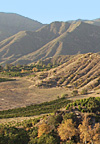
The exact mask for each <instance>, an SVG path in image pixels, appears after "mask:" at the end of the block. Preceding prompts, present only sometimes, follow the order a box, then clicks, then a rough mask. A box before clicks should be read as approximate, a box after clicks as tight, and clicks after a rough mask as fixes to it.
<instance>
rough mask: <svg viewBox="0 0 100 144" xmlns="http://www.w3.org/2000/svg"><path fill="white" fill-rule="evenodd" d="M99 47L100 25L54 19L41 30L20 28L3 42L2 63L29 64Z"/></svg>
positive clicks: (90, 50) (0, 46)
mask: <svg viewBox="0 0 100 144" xmlns="http://www.w3.org/2000/svg"><path fill="white" fill-rule="evenodd" d="M99 51H100V26H97V25H92V24H89V23H86V22H83V21H81V20H77V21H73V22H72V23H68V22H53V23H51V24H48V25H46V26H43V27H42V28H40V29H39V30H37V31H35V32H32V31H21V32H19V33H17V34H15V35H13V36H11V37H9V38H7V39H5V40H4V41H2V42H0V64H5V63H13V64H17V63H20V64H29V63H32V62H34V61H37V60H39V59H42V60H45V59H46V58H49V57H55V56H58V55H75V54H77V53H82V54H84V53H88V52H93V53H96V52H99Z"/></svg>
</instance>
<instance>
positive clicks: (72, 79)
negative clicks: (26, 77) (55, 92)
mask: <svg viewBox="0 0 100 144" xmlns="http://www.w3.org/2000/svg"><path fill="white" fill-rule="evenodd" d="M40 76H41V77H40ZM37 79H38V80H37ZM34 82H35V85H36V86H40V87H56V86H58V87H59V86H60V87H61V86H64V87H67V88H80V89H83V88H86V89H88V90H89V89H94V88H96V89H97V88H100V55H99V54H96V53H87V54H78V55H75V56H74V57H72V58H71V59H70V60H68V61H67V62H66V63H64V64H62V65H60V66H58V67H56V68H54V69H51V70H49V71H47V72H39V73H37V76H36V77H35V78H34Z"/></svg>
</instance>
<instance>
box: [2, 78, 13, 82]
mask: <svg viewBox="0 0 100 144" xmlns="http://www.w3.org/2000/svg"><path fill="white" fill-rule="evenodd" d="M15 80H16V79H8V78H0V82H6V81H15Z"/></svg>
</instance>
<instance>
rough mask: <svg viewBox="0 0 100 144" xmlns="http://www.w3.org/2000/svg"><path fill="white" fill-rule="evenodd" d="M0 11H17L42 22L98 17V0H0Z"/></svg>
mask: <svg viewBox="0 0 100 144" xmlns="http://www.w3.org/2000/svg"><path fill="white" fill-rule="evenodd" d="M0 12H11V13H17V14H20V15H23V16H26V17H29V18H31V19H34V20H37V21H39V22H42V23H51V22H53V21H67V20H75V19H79V18H80V19H96V18H100V0H0Z"/></svg>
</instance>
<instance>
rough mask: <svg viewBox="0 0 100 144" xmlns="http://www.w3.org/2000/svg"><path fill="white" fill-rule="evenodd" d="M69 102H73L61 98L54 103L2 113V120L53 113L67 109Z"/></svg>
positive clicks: (0, 114) (0, 112) (0, 113)
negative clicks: (63, 108)
mask: <svg viewBox="0 0 100 144" xmlns="http://www.w3.org/2000/svg"><path fill="white" fill-rule="evenodd" d="M69 102H71V101H70V100H67V99H66V98H60V99H57V100H54V101H50V102H44V103H41V104H35V105H31V106H27V107H23V108H17V109H11V110H5V111H0V118H12V117H28V116H35V115H40V114H44V113H52V112H54V111H55V110H58V109H60V108H62V107H65V106H66V105H67V104H68V103H69Z"/></svg>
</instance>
